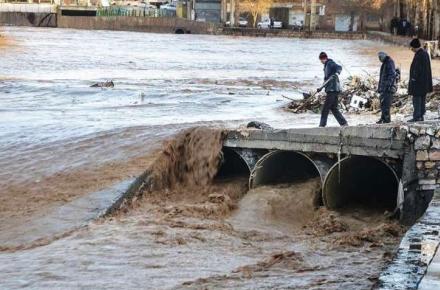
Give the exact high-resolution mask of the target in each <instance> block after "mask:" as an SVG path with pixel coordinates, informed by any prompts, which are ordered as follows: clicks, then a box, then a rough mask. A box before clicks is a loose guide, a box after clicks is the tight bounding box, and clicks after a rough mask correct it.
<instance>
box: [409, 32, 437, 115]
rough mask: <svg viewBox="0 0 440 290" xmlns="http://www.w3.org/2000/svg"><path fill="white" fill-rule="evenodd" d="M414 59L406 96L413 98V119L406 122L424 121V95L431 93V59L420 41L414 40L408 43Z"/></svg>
mask: <svg viewBox="0 0 440 290" xmlns="http://www.w3.org/2000/svg"><path fill="white" fill-rule="evenodd" d="M410 46H411V50H412V51H413V52H414V59H413V62H412V64H411V70H410V73H409V87H408V94H409V95H411V96H412V97H413V106H414V113H413V118H412V119H411V120H409V121H408V122H419V121H424V116H425V113H426V108H425V104H426V95H427V94H428V93H431V92H432V91H433V88H432V71H431V59H430V57H429V54H428V52H427V51H426V50H425V49H423V48H422V44H421V43H420V40H419V39H417V38H415V39H413V40H412V41H411V43H410Z"/></svg>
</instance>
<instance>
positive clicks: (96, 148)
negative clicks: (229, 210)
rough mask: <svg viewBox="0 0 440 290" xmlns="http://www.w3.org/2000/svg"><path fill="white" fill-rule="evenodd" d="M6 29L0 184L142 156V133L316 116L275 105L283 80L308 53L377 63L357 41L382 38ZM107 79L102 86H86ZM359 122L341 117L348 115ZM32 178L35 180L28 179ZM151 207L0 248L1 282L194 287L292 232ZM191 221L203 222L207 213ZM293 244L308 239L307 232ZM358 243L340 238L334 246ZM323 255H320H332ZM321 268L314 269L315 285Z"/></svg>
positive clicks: (317, 68)
mask: <svg viewBox="0 0 440 290" xmlns="http://www.w3.org/2000/svg"><path fill="white" fill-rule="evenodd" d="M3 30H4V33H5V35H6V36H7V37H9V38H11V39H12V40H13V42H14V45H13V46H10V47H7V48H5V49H0V53H1V61H0V187H1V188H5V186H6V185H8V186H9V185H10V184H20V183H23V182H25V181H28V180H31V181H35V180H36V179H39V178H41V177H44V176H50V175H54V174H55V173H58V172H61V171H64V172H69V171H72V170H73V169H75V168H81V167H83V166H86V165H90V164H97V163H102V162H107V161H118V160H122V159H124V158H128V157H133V156H136V155H138V154H145V152H148V151H149V150H151V144H154V143H156V142H157V141H158V140H161V139H162V138H164V137H166V136H169V135H170V134H173V133H174V132H176V131H177V130H179V129H181V128H186V127H189V126H193V125H200V124H211V125H218V124H221V125H224V126H232V125H234V126H235V125H237V124H241V123H245V122H247V121H249V120H253V119H257V120H260V121H264V122H268V123H270V124H271V125H274V126H276V127H282V128H286V127H300V126H301V127H311V126H316V124H317V123H318V118H319V116H317V115H314V114H304V115H293V114H290V113H285V112H283V111H282V110H281V109H280V107H281V106H282V105H283V104H284V103H285V102H286V100H285V99H283V98H282V95H288V96H290V97H294V98H296V97H300V94H299V93H298V92H297V91H295V90H294V88H293V87H294V86H298V87H301V88H304V89H306V90H309V89H312V88H314V87H317V86H319V85H320V83H321V81H322V65H321V64H320V63H319V61H318V60H317V55H318V54H319V52H321V51H322V50H325V51H327V52H328V53H329V54H330V55H331V56H332V57H333V58H334V59H335V60H337V61H338V62H340V63H341V64H343V65H344V68H345V69H344V73H343V75H342V77H343V78H346V77H348V76H349V75H350V74H362V73H364V72H365V71H367V72H373V71H376V70H377V60H376V57H375V56H374V54H372V53H371V54H370V53H359V51H361V50H363V51H367V50H368V51H374V50H375V49H376V48H377V49H379V47H377V44H375V43H373V42H368V41H341V40H297V39H266V38H232V37H222V36H201V35H163V34H144V33H133V32H110V31H80V30H61V29H35V28H11V27H8V28H3ZM110 79H111V80H113V81H114V83H115V88H113V89H100V88H91V87H90V86H91V85H92V84H94V83H95V82H98V81H105V80H110ZM366 120H367V118H366V117H364V118H363V119H362V117H359V116H350V117H349V121H350V122H351V123H352V124H354V123H359V122H365V121H366ZM331 124H335V122H334V120H331ZM119 170H120V169H119ZM75 180H76V182H77V183H74V186H72V190H73V188H79V189H80V190H83V191H85V192H87V190H88V189H87V188H82V185H81V178H76V179H75ZM97 180H99V178H97ZM31 185H32V186H29V188H38V186H39V183H32V184H31ZM55 186H57V185H56V184H55ZM52 190H54V191H56V190H58V188H56V187H55V188H53V189H52ZM69 190H70V189H69ZM17 192H18V194H19V192H20V191H17ZM85 192H83V193H85ZM2 194H6V190H4V191H2V190H0V195H2ZM31 202H32V201H31ZM158 208H159V209H161V208H162V207H161V206H159V207H158ZM10 210H15V209H14V208H13V209H10ZM149 210H150V208H148V207H147V208H146V209H144V211H142V212H140V213H134V214H131V215H128V216H125V217H122V218H121V219H114V220H111V221H109V220H106V221H103V222H99V223H93V224H92V225H91V226H90V227H89V228H87V229H84V230H80V231H78V232H76V233H75V234H74V235H72V236H70V237H67V238H64V239H61V240H58V241H55V242H53V243H52V244H50V245H48V246H43V247H39V248H36V249H30V250H25V251H18V252H14V253H10V252H8V253H7V252H5V253H1V254H0V262H1V263H0V264H1V265H2V266H1V267H0V270H1V271H0V273H1V274H0V281H1V282H0V285H2V286H3V287H4V288H22V287H30V288H63V289H66V288H108V289H110V288H115V289H121V288H126V289H130V288H155V289H159V288H170V287H175V286H178V287H180V286H179V285H182V284H181V283H183V282H185V281H193V282H194V281H196V282H195V284H194V283H193V284H192V285H196V286H197V285H199V284H201V285H203V281H199V282H197V279H198V278H201V277H214V278H215V277H216V275H223V274H226V273H230V272H231V271H233V270H234V269H236V268H237V267H240V266H242V265H245V264H253V263H257V262H258V261H259V260H261V259H264V258H265V257H267V256H270V255H271V254H272V253H273V251H276V250H278V251H285V250H290V249H291V248H292V243H293V242H294V241H295V239H297V237H296V238H295V237H294V238H292V237H286V236H284V235H281V236H279V237H277V236H276V234H274V233H268V234H267V233H258V234H246V233H238V234H234V233H232V234H231V233H230V232H228V234H227V235H225V234H224V229H223V228H222V227H224V226H225V225H224V224H223V222H222V223H221V226H219V227H220V229H217V228H216V226H215V223H216V222H215V221H213V222H212V223H214V226H213V228H214V229H216V230H206V231H204V230H200V229H198V230H194V229H186V228H185V227H183V228H181V224H180V223H177V225H180V226H176V224H173V223H171V224H170V223H169V221H162V220H157V217H155V216H154V214H151V213H150V212H149ZM16 211H17V214H18V215H20V214H21V212H20V209H17V210H16ZM152 215H153V216H152ZM0 216H1V215H0ZM2 222H3V221H2ZM179 222H180V221H179ZM191 222H192V223H198V222H200V223H202V224H204V226H205V227H207V228H210V226H206V223H210V221H200V220H196V221H194V220H192V221H191ZM243 235H244V236H243ZM182 237H183V238H182ZM267 237H269V238H267ZM297 246H298V247H297V248H296V249H295V250H298V249H301V248H304V247H307V238H306V239H305V240H303V241H302V242H301V243H299V244H298V245H297ZM318 247H320V246H318ZM318 250H319V251H322V253H325V252H326V251H327V250H326V249H325V248H319V249H318ZM364 250H365V251H366V252H368V249H362V251H364ZM357 251H358V250H357V249H355V250H348V251H346V252H344V254H341V255H342V256H341V258H343V257H346V258H347V257H349V258H350V257H354V256H356V255H357ZM371 255H372V254H371ZM319 258H322V256H319ZM333 258H334V257H327V258H326V259H327V260H325V262H326V263H327V264H333V265H334V264H335V263H336V265H337V261H338V260H334V259H333ZM365 259H367V258H365ZM364 263H365V264H368V261H367V260H364ZM311 267H312V266H311ZM322 267H323V268H325V267H326V266H322ZM306 268H307V267H306ZM306 268H305V269H306ZM336 268H337V267H336ZM352 268H353V267H352ZM370 268H371V267H370ZM307 269H308V268H307ZM307 269H306V270H305V271H309V270H307ZM367 272H371V271H370V269H369V270H368V271H367ZM274 273H275V272H274ZM274 273H272V274H274ZM350 273H351V275H352V276H350V277H348V278H347V279H349V280H350V279H351V280H350V281H349V284H348V285H354V284H356V279H358V274H356V273H354V271H352V272H350ZM336 274H337V273H336ZM336 274H335V276H336ZM369 274H371V273H369ZM274 275H275V276H270V277H269V278H270V279H269V280H267V281H265V283H268V284H265V285H266V286H267V288H271V286H274V285H279V286H280V287H286V286H289V281H287V280H277V281H274V280H271V279H272V278H273V279H278V278H279V277H277V274H276V273H275V274H274ZM332 275H333V273H332ZM260 278H261V277H260ZM299 278H301V277H299ZM324 278H325V279H330V278H329V277H327V276H325V277H324ZM324 278H322V277H321V278H319V277H318V278H317V282H316V281H315V282H316V283H318V284H316V285H315V286H316V288H317V289H318V288H319V287H320V286H319V285H321V284H319V283H320V282H319V281H320V280H319V279H324ZM215 279H216V278H215ZM215 279H214V280H215ZM229 279H232V280H233V281H241V280H240V278H235V277H231V278H228V281H226V280H225V281H223V280H220V281H217V282H216V281H214V282H212V283H211V282H210V283H208V284H209V285H211V286H213V287H214V288H218V287H220V285H221V284H223V283H226V282H227V284H229V285H235V286H238V285H241V284H240V282H237V283H236V284H234V283H232V282H231V281H230V280H229ZM235 279H238V280H235ZM300 280H301V279H300ZM330 280H331V279H330ZM340 282H341V280H340V279H339V278H338V279H336V280H335V281H333V280H332V281H331V283H333V284H334V285H337V284H335V283H340ZM351 282H353V283H354V284H350V283H351ZM231 283H232V284H231ZM277 283H278V284H277ZM209 285H208V286H209ZM253 285H254V284H250V286H249V285H248V286H249V287H251V288H252V287H253ZM296 285H297V286H298V285H299V284H296ZM241 286H243V285H241ZM315 286H313V287H315ZM231 287H234V286H231ZM313 287H311V288H313Z"/></svg>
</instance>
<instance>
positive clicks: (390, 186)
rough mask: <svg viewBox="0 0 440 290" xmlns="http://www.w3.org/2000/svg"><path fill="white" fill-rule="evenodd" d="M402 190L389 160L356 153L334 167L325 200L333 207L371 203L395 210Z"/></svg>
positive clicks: (350, 206) (374, 205) (327, 179)
mask: <svg viewBox="0 0 440 290" xmlns="http://www.w3.org/2000/svg"><path fill="white" fill-rule="evenodd" d="M398 190H399V179H398V177H397V175H396V173H395V172H394V170H393V169H392V168H391V167H390V166H389V165H388V164H386V163H385V162H383V161H381V160H379V159H377V158H373V157H362V156H353V157H348V158H346V159H343V160H341V161H340V162H339V164H338V163H337V164H335V165H334V166H333V167H332V168H331V169H330V171H329V172H328V174H327V177H326V178H325V182H324V186H323V200H324V204H325V205H326V206H327V208H329V209H343V208H353V207H355V208H356V207H359V208H360V207H368V208H372V209H377V210H383V209H385V210H389V211H392V210H394V209H395V207H396V204H397V195H398Z"/></svg>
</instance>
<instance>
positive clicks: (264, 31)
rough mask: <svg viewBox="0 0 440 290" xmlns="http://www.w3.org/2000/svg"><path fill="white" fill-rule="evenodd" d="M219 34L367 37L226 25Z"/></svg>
mask: <svg viewBox="0 0 440 290" xmlns="http://www.w3.org/2000/svg"><path fill="white" fill-rule="evenodd" d="M219 34H224V35H234V36H256V37H291V38H312V39H315V38H325V39H348V40H359V39H365V38H366V35H365V33H358V32H330V31H293V30H291V29H254V28H229V27H224V28H222V29H221V30H220V31H219Z"/></svg>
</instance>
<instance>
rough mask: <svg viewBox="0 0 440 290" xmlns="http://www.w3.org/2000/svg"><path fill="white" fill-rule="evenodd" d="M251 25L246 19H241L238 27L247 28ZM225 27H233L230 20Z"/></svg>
mask: <svg viewBox="0 0 440 290" xmlns="http://www.w3.org/2000/svg"><path fill="white" fill-rule="evenodd" d="M248 24H249V22H248V21H247V19H246V18H243V17H240V19H239V20H238V26H239V27H247V26H248ZM225 26H226V27H231V21H230V20H228V21H226V22H225Z"/></svg>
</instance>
